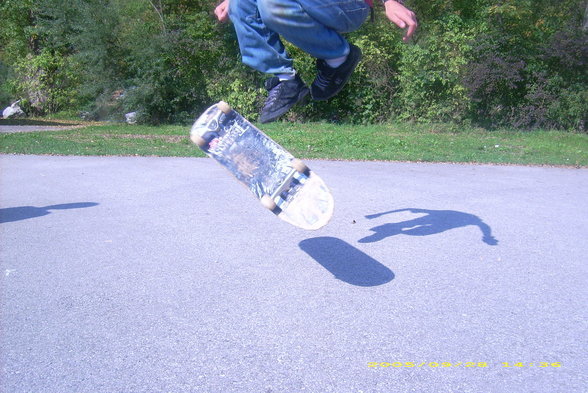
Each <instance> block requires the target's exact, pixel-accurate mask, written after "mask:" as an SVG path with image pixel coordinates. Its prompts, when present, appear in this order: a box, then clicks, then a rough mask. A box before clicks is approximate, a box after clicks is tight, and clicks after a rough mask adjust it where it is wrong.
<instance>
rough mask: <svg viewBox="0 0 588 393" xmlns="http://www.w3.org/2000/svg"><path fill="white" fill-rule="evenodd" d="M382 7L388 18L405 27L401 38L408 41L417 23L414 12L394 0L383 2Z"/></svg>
mask: <svg viewBox="0 0 588 393" xmlns="http://www.w3.org/2000/svg"><path fill="white" fill-rule="evenodd" d="M384 7H385V8H386V16H387V17H388V19H390V21H391V22H392V23H394V24H395V25H396V26H398V27H400V28H401V29H406V31H405V33H404V37H402V40H403V41H404V42H406V41H408V40H409V39H410V37H412V35H413V34H414V31H415V30H416V28H417V27H418V25H419V24H418V22H417V18H416V15H415V14H414V12H412V11H411V10H409V9H408V8H406V7H405V6H403V5H402V4H400V3H399V2H397V1H394V0H388V1H387V2H385V3H384Z"/></svg>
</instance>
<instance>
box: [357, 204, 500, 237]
mask: <svg viewBox="0 0 588 393" xmlns="http://www.w3.org/2000/svg"><path fill="white" fill-rule="evenodd" d="M400 212H410V213H415V214H425V215H424V216H421V217H417V218H415V219H411V220H407V221H402V222H394V223H388V224H384V225H380V226H377V227H374V228H371V229H370V231H372V232H374V233H373V234H372V235H370V236H366V237H364V238H363V239H360V240H359V242H360V243H373V242H377V241H380V240H383V239H385V238H387V237H391V236H396V235H409V236H429V235H435V234H438V233H442V232H445V231H448V230H451V229H456V228H461V227H466V226H469V225H474V226H477V227H478V228H480V231H481V232H482V241H483V242H484V243H486V244H488V245H490V246H496V245H497V244H498V240H496V238H495V237H494V236H493V235H492V229H491V228H490V226H489V225H488V224H486V223H485V222H484V221H482V219H480V218H479V217H478V216H475V215H473V214H469V213H463V212H459V211H455V210H429V209H415V208H406V209H398V210H392V211H389V212H384V213H377V214H370V215H367V216H365V217H366V218H368V219H373V218H378V217H381V216H383V215H387V214H394V213H400Z"/></svg>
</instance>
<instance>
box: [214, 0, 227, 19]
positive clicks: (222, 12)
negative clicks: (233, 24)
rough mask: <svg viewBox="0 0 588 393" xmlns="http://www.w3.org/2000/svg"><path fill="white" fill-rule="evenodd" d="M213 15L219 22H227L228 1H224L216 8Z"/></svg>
mask: <svg viewBox="0 0 588 393" xmlns="http://www.w3.org/2000/svg"><path fill="white" fill-rule="evenodd" d="M214 14H215V15H216V18H217V19H218V21H219V22H226V21H228V20H229V0H224V1H223V2H222V3H220V4H219V5H217V6H216V8H215V9H214Z"/></svg>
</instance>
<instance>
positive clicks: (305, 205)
mask: <svg viewBox="0 0 588 393" xmlns="http://www.w3.org/2000/svg"><path fill="white" fill-rule="evenodd" d="M190 139H191V140H192V142H194V143H195V144H196V145H198V147H200V149H201V150H202V151H204V153H206V155H208V156H209V157H211V158H213V159H215V160H216V161H217V162H218V163H220V164H221V165H222V166H223V167H225V168H226V169H228V170H229V172H230V173H231V174H232V175H233V176H234V177H235V178H236V179H237V180H239V181H240V182H241V183H242V184H243V185H245V186H246V187H247V188H248V189H249V190H250V191H251V193H252V194H253V195H254V196H255V197H256V198H257V199H259V200H260V202H261V204H262V205H263V206H264V207H265V208H267V209H268V210H270V211H271V212H272V213H274V214H275V215H277V216H278V217H279V218H280V219H282V220H284V221H286V222H288V223H290V224H292V225H294V226H297V227H299V228H302V229H307V230H316V229H319V228H322V227H323V226H325V225H326V224H327V223H328V222H329V220H330V219H331V216H332V215H333V209H334V200H333V196H332V195H331V192H330V191H329V189H328V188H327V186H326V185H325V183H324V181H323V180H322V179H321V178H320V177H319V176H318V175H317V174H316V173H314V172H313V171H312V170H310V168H309V167H308V166H307V165H306V164H304V163H303V162H302V161H301V160H299V159H296V158H295V157H294V156H293V155H292V154H290V153H289V152H288V151H287V150H286V149H284V148H283V147H282V146H280V145H279V144H278V143H276V142H275V141H273V140H272V139H271V138H270V137H269V136H267V135H266V134H264V133H263V132H262V131H261V130H259V129H258V128H256V127H255V126H254V125H253V124H251V123H250V122H249V121H247V120H246V119H245V118H244V117H243V116H241V115H240V114H239V113H237V112H236V111H235V110H233V109H232V108H231V107H230V106H229V105H228V104H227V103H226V102H223V101H221V102H219V103H217V104H215V105H213V106H211V107H210V108H208V109H207V110H206V111H205V112H204V113H203V114H202V115H201V116H200V117H199V118H198V119H197V120H196V121H195V122H194V125H193V126H192V129H191V131H190Z"/></svg>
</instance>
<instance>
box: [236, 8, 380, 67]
mask: <svg viewBox="0 0 588 393" xmlns="http://www.w3.org/2000/svg"><path fill="white" fill-rule="evenodd" d="M232 1H234V0H232ZM257 2H258V9H259V14H260V16H261V20H262V21H263V23H264V24H265V25H266V26H267V27H269V28H270V29H271V30H272V31H274V32H276V33H278V34H279V35H280V36H282V37H284V39H286V40H287V41H289V42H291V43H292V44H294V45H296V46H297V47H298V48H300V49H302V50H303V51H305V52H307V53H309V54H310V55H311V56H313V57H316V58H318V59H334V58H337V57H341V56H345V55H347V54H348V53H349V43H348V42H347V40H346V39H345V38H344V37H343V36H342V35H341V33H348V32H351V31H354V30H357V29H358V28H359V27H360V26H361V25H362V24H363V22H364V21H365V20H366V18H367V16H368V15H369V6H368V5H367V4H366V3H365V0H258V1H257Z"/></svg>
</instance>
